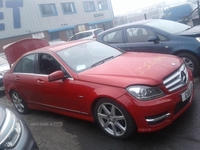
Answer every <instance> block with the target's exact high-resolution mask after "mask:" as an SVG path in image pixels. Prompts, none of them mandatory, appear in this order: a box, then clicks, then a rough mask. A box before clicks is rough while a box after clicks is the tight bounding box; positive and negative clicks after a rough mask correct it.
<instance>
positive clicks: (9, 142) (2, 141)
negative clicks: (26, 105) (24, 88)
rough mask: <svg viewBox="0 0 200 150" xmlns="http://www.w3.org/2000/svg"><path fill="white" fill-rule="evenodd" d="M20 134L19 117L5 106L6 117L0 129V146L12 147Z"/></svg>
mask: <svg viewBox="0 0 200 150" xmlns="http://www.w3.org/2000/svg"><path fill="white" fill-rule="evenodd" d="M20 135H21V124H20V121H19V119H18V118H17V117H16V116H15V115H14V114H13V113H12V112H11V111H10V110H9V109H7V108H6V119H5V121H4V124H3V126H2V128H1V130H0V148H3V149H5V148H12V147H14V146H15V144H16V143H17V142H18V140H19V138H20Z"/></svg>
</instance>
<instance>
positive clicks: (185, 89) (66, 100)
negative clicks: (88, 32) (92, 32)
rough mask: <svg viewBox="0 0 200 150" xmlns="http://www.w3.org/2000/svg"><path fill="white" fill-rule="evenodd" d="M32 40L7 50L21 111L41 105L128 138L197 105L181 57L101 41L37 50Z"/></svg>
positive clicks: (9, 83) (13, 96) (9, 88)
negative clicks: (112, 45) (133, 50)
mask: <svg viewBox="0 0 200 150" xmlns="http://www.w3.org/2000/svg"><path fill="white" fill-rule="evenodd" d="M31 40H32V39H30V40H29V41H27V40H22V41H19V42H16V43H14V44H12V45H10V47H7V48H6V49H5V50H4V51H5V54H6V56H8V57H7V59H8V60H9V61H8V62H9V63H10V64H13V65H12V67H11V69H10V70H9V71H8V72H6V73H5V76H4V78H3V81H4V86H5V93H6V96H7V98H8V99H9V100H10V101H11V102H13V104H14V106H15V108H16V110H17V111H18V112H19V113H22V114H25V113H27V112H28V111H29V109H39V110H45V111H51V112H55V113H59V114H62V115H66V116H71V117H76V118H79V119H83V120H87V121H96V122H97V123H98V124H99V126H100V127H101V129H102V130H103V131H104V132H105V133H107V134H108V135H110V136H112V137H114V138H118V139H124V138H127V137H128V136H130V135H131V134H132V133H133V132H135V131H136V130H137V131H139V132H151V131H156V130H159V129H161V128H164V127H165V126H167V125H169V124H170V123H172V122H173V121H174V120H175V119H176V118H177V117H178V116H180V115H181V114H182V113H183V112H185V111H186V109H187V108H188V107H189V106H190V105H191V103H192V100H193V94H194V89H193V77H192V72H191V70H190V69H188V68H187V67H186V66H185V64H184V62H183V61H182V59H181V58H179V57H176V56H173V55H164V54H153V53H134V52H125V51H121V50H118V49H116V48H113V47H111V46H108V45H105V44H102V43H100V42H97V41H96V40H77V41H73V42H68V43H66V44H62V45H59V46H57V45H53V46H48V47H43V48H39V49H37V50H31V49H29V48H32V47H33V44H32V43H35V44H37V43H39V42H31ZM43 42H44V41H43ZM26 43H27V45H26ZM29 44H31V47H29V46H28V45H29ZM43 45H45V44H43ZM35 47H37V46H35ZM28 51H29V52H28ZM24 52H26V53H24ZM12 53H14V54H15V53H18V54H20V55H21V56H19V57H17V56H16V55H14V56H12V57H9V54H12ZM38 93H39V94H38Z"/></svg>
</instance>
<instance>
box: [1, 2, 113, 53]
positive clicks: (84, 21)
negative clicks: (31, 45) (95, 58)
mask: <svg viewBox="0 0 200 150" xmlns="http://www.w3.org/2000/svg"><path fill="white" fill-rule="evenodd" d="M113 18H114V14H113V9H112V5H111V0H0V47H3V45H6V44H8V43H10V42H13V41H16V40H19V39H22V38H30V37H34V38H45V39H47V40H49V41H50V40H56V39H61V40H67V39H68V38H69V37H70V36H72V35H73V34H74V33H76V32H79V31H82V30H88V29H92V28H97V27H99V28H103V29H104V30H105V29H108V28H111V27H112V20H113ZM0 51H1V49H0Z"/></svg>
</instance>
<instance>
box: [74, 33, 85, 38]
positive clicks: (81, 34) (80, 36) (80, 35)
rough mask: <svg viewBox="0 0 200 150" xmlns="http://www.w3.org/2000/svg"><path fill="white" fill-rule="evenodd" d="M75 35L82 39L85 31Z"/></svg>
mask: <svg viewBox="0 0 200 150" xmlns="http://www.w3.org/2000/svg"><path fill="white" fill-rule="evenodd" d="M75 36H76V40H78V39H82V38H84V33H80V34H77V35H75Z"/></svg>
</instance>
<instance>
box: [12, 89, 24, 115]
mask: <svg viewBox="0 0 200 150" xmlns="http://www.w3.org/2000/svg"><path fill="white" fill-rule="evenodd" d="M12 101H13V104H14V106H15V108H16V109H17V111H19V112H20V113H23V112H24V110H25V106H24V104H23V100H22V98H21V97H20V96H19V94H17V93H16V92H13V93H12Z"/></svg>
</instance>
